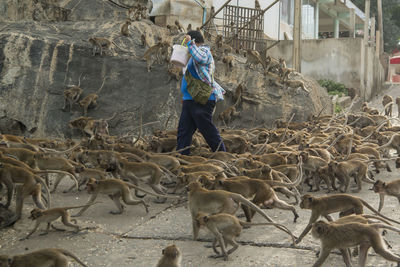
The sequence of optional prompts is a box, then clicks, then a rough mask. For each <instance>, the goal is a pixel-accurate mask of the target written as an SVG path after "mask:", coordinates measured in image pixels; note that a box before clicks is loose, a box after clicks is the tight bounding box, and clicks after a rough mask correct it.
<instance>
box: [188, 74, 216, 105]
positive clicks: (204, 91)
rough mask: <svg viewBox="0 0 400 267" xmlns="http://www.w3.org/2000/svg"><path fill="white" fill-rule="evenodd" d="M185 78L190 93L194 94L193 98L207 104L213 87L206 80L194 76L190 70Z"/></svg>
mask: <svg viewBox="0 0 400 267" xmlns="http://www.w3.org/2000/svg"><path fill="white" fill-rule="evenodd" d="M185 80H186V83H187V90H188V93H189V94H190V95H191V96H192V98H193V100H194V101H195V102H197V103H200V104H202V105H205V104H207V101H208V99H209V98H210V95H211V93H212V91H213V88H212V87H211V86H209V85H208V84H206V83H205V82H203V81H201V80H199V79H196V78H194V77H193V76H192V75H191V74H190V72H189V71H188V70H187V71H186V73H185Z"/></svg>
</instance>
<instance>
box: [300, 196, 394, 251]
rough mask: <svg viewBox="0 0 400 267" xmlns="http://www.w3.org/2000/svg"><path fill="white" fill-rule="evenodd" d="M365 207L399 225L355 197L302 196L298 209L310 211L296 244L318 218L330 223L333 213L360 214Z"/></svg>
mask: <svg viewBox="0 0 400 267" xmlns="http://www.w3.org/2000/svg"><path fill="white" fill-rule="evenodd" d="M364 206H365V207H367V208H368V209H369V210H371V211H372V212H374V213H375V214H377V215H379V216H381V217H382V218H384V219H386V220H388V221H391V222H394V223H398V224H400V222H397V221H395V220H392V219H390V218H388V217H386V216H385V215H383V214H381V213H380V212H379V211H377V210H376V209H374V208H373V207H372V206H371V205H370V204H368V202H366V201H365V200H363V199H361V198H359V197H355V196H352V195H348V194H334V195H329V196H323V197H313V196H311V195H309V194H306V195H304V196H303V197H302V198H301V202H300V208H302V209H310V210H311V211H312V212H311V217H310V221H309V222H308V225H307V226H306V228H305V229H304V231H303V232H302V233H301V235H300V236H299V238H298V239H297V241H296V243H297V244H298V243H300V241H301V240H302V239H303V237H304V236H305V235H306V234H307V233H308V232H309V231H310V230H311V227H312V224H313V223H314V222H316V221H317V220H318V218H319V217H320V216H323V217H325V218H326V219H327V220H328V221H332V218H331V216H330V215H329V214H331V213H334V212H340V215H343V216H345V215H350V214H353V213H355V214H362V213H363V207H364Z"/></svg>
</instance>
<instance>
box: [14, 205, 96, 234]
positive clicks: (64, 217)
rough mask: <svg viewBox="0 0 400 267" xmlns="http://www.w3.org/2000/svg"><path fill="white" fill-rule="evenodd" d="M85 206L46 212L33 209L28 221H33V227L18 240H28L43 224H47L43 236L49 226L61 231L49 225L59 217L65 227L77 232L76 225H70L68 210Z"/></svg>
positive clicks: (60, 208)
mask: <svg viewBox="0 0 400 267" xmlns="http://www.w3.org/2000/svg"><path fill="white" fill-rule="evenodd" d="M94 204H96V203H93V204H90V205H94ZM90 205H89V206H90ZM86 206H87V205H81V206H75V207H59V208H52V209H48V210H42V209H38V208H35V209H33V210H31V216H29V219H32V220H35V227H34V228H33V229H32V231H30V232H29V234H28V235H27V236H26V237H24V238H22V239H20V240H24V239H28V238H29V237H30V236H31V235H32V234H33V233H34V232H36V230H37V229H38V227H39V225H40V224H41V223H43V222H45V223H47V229H46V233H45V234H47V233H48V232H49V230H50V226H51V227H53V228H54V229H56V230H59V231H63V229H58V228H56V227H55V226H53V225H52V223H51V222H52V221H55V220H57V219H58V218H60V217H61V221H62V223H63V224H64V225H65V226H70V227H73V228H75V231H76V232H78V231H79V229H80V228H79V226H78V225H76V224H72V223H71V218H70V215H69V212H68V210H70V209H78V208H82V207H86ZM74 221H75V223H76V220H74Z"/></svg>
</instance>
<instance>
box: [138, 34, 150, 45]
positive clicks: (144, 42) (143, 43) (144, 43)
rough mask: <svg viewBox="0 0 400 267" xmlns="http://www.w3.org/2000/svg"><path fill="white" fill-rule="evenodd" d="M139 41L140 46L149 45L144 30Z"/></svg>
mask: <svg viewBox="0 0 400 267" xmlns="http://www.w3.org/2000/svg"><path fill="white" fill-rule="evenodd" d="M140 43H141V45H142V47H144V48H146V47H148V46H149V45H148V44H147V38H146V32H144V33H142V35H140Z"/></svg>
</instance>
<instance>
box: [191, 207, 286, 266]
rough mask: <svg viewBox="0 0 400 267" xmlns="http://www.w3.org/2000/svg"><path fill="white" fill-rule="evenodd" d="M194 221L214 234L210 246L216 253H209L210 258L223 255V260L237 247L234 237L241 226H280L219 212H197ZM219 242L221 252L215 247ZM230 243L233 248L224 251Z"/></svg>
mask: <svg viewBox="0 0 400 267" xmlns="http://www.w3.org/2000/svg"><path fill="white" fill-rule="evenodd" d="M196 222H197V223H198V225H199V227H200V228H201V227H207V229H208V230H209V231H210V232H211V233H212V234H213V235H214V239H213V242H212V248H213V250H214V252H215V253H216V254H217V255H211V256H209V257H210V258H220V257H224V260H226V261H227V260H228V255H229V254H231V253H233V252H234V251H235V250H236V249H237V248H238V247H239V244H238V243H237V242H236V238H237V237H238V236H239V235H240V233H241V232H242V229H243V226H252V225H274V226H281V227H284V226H283V225H281V224H278V223H273V222H269V223H249V222H243V221H240V220H239V219H238V218H236V217H235V216H233V215H231V214H228V213H219V214H213V215H207V214H205V213H203V212H199V213H197V216H196ZM217 241H218V243H219V246H220V248H221V251H222V253H219V251H218V250H217V248H216V243H217ZM227 245H231V246H233V248H231V249H230V250H228V251H226V246H227Z"/></svg>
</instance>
